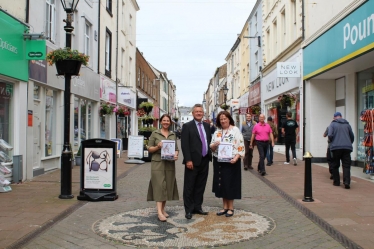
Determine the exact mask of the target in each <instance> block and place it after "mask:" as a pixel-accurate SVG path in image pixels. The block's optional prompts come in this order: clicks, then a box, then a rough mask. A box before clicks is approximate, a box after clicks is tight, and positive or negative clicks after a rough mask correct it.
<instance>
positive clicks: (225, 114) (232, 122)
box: [216, 111, 235, 129]
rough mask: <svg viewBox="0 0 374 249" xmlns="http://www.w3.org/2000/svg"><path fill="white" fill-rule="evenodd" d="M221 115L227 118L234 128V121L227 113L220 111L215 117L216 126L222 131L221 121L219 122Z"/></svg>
mask: <svg viewBox="0 0 374 249" xmlns="http://www.w3.org/2000/svg"><path fill="white" fill-rule="evenodd" d="M221 115H224V116H226V118H228V119H229V120H230V125H232V126H234V125H235V123H234V119H232V117H231V115H230V113H229V112H228V111H221V112H220V113H218V115H217V119H216V126H217V127H218V128H220V129H222V125H221V121H219V119H220V117H221Z"/></svg>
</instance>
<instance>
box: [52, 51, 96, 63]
mask: <svg viewBox="0 0 374 249" xmlns="http://www.w3.org/2000/svg"><path fill="white" fill-rule="evenodd" d="M89 58H90V57H89V56H88V55H85V54H83V53H79V52H78V50H72V49H71V48H59V49H56V50H53V51H51V52H49V53H48V54H47V62H48V64H49V65H50V66H52V65H53V64H54V63H56V62H57V61H62V60H77V61H80V62H82V64H83V65H85V66H87V64H88V60H89Z"/></svg>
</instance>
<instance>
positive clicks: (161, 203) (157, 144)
mask: <svg viewBox="0 0 374 249" xmlns="http://www.w3.org/2000/svg"><path fill="white" fill-rule="evenodd" d="M160 120H161V129H159V130H155V131H153V132H152V135H151V136H150V137H149V141H148V151H149V152H150V153H152V160H151V180H150V182H149V187H148V195H147V201H156V206H157V215H158V219H159V220H160V221H162V222H165V221H166V218H167V217H169V215H168V214H167V213H166V212H165V205H166V201H172V200H175V201H177V200H179V194H178V188H177V180H176V179H175V161H176V160H178V153H179V150H178V146H177V143H175V153H174V161H169V160H161V148H162V142H161V141H162V140H173V141H176V139H177V137H176V135H175V133H174V132H172V131H169V129H170V126H171V124H172V122H171V117H170V116H169V115H168V114H164V115H162V116H161V119H160Z"/></svg>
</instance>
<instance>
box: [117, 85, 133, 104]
mask: <svg viewBox="0 0 374 249" xmlns="http://www.w3.org/2000/svg"><path fill="white" fill-rule="evenodd" d="M118 103H120V104H123V105H125V106H128V107H130V108H132V109H136V94H135V93H134V92H133V91H132V90H131V89H130V88H125V87H118Z"/></svg>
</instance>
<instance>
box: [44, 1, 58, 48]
mask: <svg viewBox="0 0 374 249" xmlns="http://www.w3.org/2000/svg"><path fill="white" fill-rule="evenodd" d="M55 1H56V0H46V17H45V18H46V19H45V24H46V25H45V34H46V36H47V37H48V39H49V40H50V41H52V42H54V41H55V39H56V35H55V33H56V5H55Z"/></svg>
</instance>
